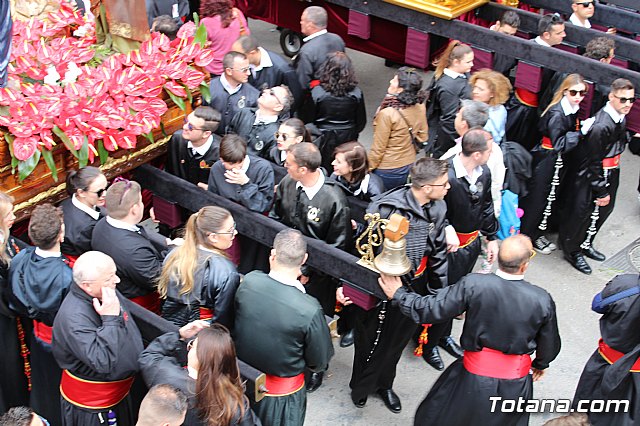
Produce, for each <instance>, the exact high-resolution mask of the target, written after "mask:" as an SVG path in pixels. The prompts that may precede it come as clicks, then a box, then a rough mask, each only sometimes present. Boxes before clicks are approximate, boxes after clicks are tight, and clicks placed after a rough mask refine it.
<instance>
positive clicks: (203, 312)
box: [200, 306, 213, 320]
mask: <svg viewBox="0 0 640 426" xmlns="http://www.w3.org/2000/svg"><path fill="white" fill-rule="evenodd" d="M211 318H213V311H212V310H211V309H209V308H205V307H204V306H200V319H201V320H210V319H211Z"/></svg>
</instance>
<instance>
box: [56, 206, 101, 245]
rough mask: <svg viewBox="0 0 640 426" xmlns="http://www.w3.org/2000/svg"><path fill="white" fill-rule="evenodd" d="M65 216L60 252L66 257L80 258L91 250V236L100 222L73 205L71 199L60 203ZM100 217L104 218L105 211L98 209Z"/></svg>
mask: <svg viewBox="0 0 640 426" xmlns="http://www.w3.org/2000/svg"><path fill="white" fill-rule="evenodd" d="M60 207H61V208H62V214H63V215H64V241H63V242H62V244H60V250H61V251H62V253H64V254H65V255H69V256H75V257H78V256H80V255H81V254H82V253H85V252H88V251H89V250H91V235H92V234H93V228H94V227H95V226H96V223H98V220H96V219H94V218H93V217H91V216H90V215H89V214H88V213H86V212H84V211H82V210H80V209H79V208H77V207H76V206H74V205H73V202H72V201H71V198H67V199H66V200H64V201H63V202H62V203H60ZM98 211H99V212H100V216H99V217H98V219H100V218H101V217H104V210H103V209H102V208H100V207H99V208H98Z"/></svg>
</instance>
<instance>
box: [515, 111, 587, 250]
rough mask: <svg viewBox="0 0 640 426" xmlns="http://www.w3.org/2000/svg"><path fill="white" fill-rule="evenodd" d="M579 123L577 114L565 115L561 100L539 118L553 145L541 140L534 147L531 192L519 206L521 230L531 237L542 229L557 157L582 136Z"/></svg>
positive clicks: (574, 144) (557, 188)
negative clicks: (520, 210)
mask: <svg viewBox="0 0 640 426" xmlns="http://www.w3.org/2000/svg"><path fill="white" fill-rule="evenodd" d="M578 126H579V125H578V124H577V114H569V115H565V113H564V110H563V108H562V105H561V104H560V102H559V103H557V104H555V105H554V106H552V107H551V108H550V109H549V111H547V113H546V114H545V115H543V116H542V117H541V118H540V132H541V133H542V135H543V136H546V137H547V138H549V139H550V140H551V145H552V146H553V149H546V148H543V147H542V143H538V145H536V146H535V148H534V149H533V150H532V152H531V154H532V158H533V162H532V168H533V173H532V176H531V179H529V183H528V189H529V193H528V194H527V196H526V197H524V198H522V199H521V201H520V203H519V204H520V205H519V207H521V208H522V209H523V210H524V216H523V217H522V220H521V225H520V232H521V233H523V234H525V235H528V236H529V237H530V238H531V240H532V241H535V240H536V238H538V237H539V236H540V233H541V230H540V229H539V225H540V222H541V221H542V218H543V213H544V210H545V208H546V207H547V204H548V197H549V193H550V191H551V183H552V180H553V176H554V172H555V166H556V161H557V160H558V157H559V156H560V155H563V154H564V153H565V152H568V151H570V150H571V149H573V148H575V146H576V145H577V144H578V141H579V138H580V132H579V128H577V127H578ZM558 178H560V176H558ZM559 185H560V182H558V186H556V191H559ZM556 197H557V192H556Z"/></svg>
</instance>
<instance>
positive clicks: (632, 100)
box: [613, 95, 636, 104]
mask: <svg viewBox="0 0 640 426" xmlns="http://www.w3.org/2000/svg"><path fill="white" fill-rule="evenodd" d="M613 97H614V98H616V99H618V100H619V101H620V103H621V104H626V103H630V104H632V103H634V102H635V101H636V98H623V97H621V96H616V95H613Z"/></svg>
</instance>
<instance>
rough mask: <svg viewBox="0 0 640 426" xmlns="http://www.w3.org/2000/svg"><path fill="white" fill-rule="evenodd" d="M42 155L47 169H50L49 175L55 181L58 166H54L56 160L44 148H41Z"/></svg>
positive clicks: (56, 179)
mask: <svg viewBox="0 0 640 426" xmlns="http://www.w3.org/2000/svg"><path fill="white" fill-rule="evenodd" d="M42 157H43V158H44V162H45V163H47V167H49V170H51V177H53V180H55V181H56V182H57V181H58V168H57V167H56V162H55V160H54V159H53V153H52V152H51V151H49V150H48V149H46V148H45V149H43V150H42Z"/></svg>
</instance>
